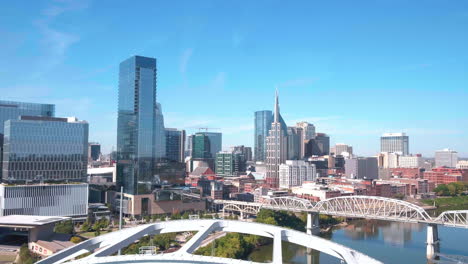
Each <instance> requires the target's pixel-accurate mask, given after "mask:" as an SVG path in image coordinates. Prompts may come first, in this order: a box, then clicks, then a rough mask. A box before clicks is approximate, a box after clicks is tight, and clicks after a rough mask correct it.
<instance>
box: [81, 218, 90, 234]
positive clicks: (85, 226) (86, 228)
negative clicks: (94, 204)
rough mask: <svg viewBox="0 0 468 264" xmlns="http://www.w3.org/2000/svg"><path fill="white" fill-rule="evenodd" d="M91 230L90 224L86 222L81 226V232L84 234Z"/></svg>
mask: <svg viewBox="0 0 468 264" xmlns="http://www.w3.org/2000/svg"><path fill="white" fill-rule="evenodd" d="M89 228H90V226H89V222H88V221H86V222H84V223H83V224H82V225H81V227H80V230H81V231H83V232H88V231H89Z"/></svg>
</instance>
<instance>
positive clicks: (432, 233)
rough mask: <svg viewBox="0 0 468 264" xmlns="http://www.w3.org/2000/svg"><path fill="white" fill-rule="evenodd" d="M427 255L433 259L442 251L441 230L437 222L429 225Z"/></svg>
mask: <svg viewBox="0 0 468 264" xmlns="http://www.w3.org/2000/svg"><path fill="white" fill-rule="evenodd" d="M426 244H427V248H426V257H427V259H429V260H431V259H434V258H435V257H436V256H437V253H440V244H439V231H438V229H437V225H436V224H428V225H427V241H426Z"/></svg>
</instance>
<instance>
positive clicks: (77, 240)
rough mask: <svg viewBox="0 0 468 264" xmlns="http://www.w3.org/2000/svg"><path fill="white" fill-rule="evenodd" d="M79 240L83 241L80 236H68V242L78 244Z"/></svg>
mask: <svg viewBox="0 0 468 264" xmlns="http://www.w3.org/2000/svg"><path fill="white" fill-rule="evenodd" d="M81 241H83V240H82V239H81V238H80V237H77V236H74V237H72V238H70V242H72V243H75V244H78V243H80V242H81Z"/></svg>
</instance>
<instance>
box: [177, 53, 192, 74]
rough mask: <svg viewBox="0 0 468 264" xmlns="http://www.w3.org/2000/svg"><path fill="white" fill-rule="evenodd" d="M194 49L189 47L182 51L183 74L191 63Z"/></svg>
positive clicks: (181, 70)
mask: <svg viewBox="0 0 468 264" xmlns="http://www.w3.org/2000/svg"><path fill="white" fill-rule="evenodd" d="M192 53H193V49H192V48H188V49H185V50H184V51H183V52H182V56H181V57H180V69H179V70H180V73H182V74H183V75H184V74H185V73H186V72H187V66H188V64H189V61H190V58H191V57H192Z"/></svg>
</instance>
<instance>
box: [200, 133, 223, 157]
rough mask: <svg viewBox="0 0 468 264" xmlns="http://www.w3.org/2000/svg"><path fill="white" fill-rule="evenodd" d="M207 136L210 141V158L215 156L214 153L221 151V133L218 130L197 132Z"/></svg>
mask: <svg viewBox="0 0 468 264" xmlns="http://www.w3.org/2000/svg"><path fill="white" fill-rule="evenodd" d="M196 134H203V135H205V136H207V137H208V139H209V141H210V153H211V158H215V157H216V154H217V153H218V152H220V151H221V149H222V146H223V134H221V133H219V132H198V133H196Z"/></svg>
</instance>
